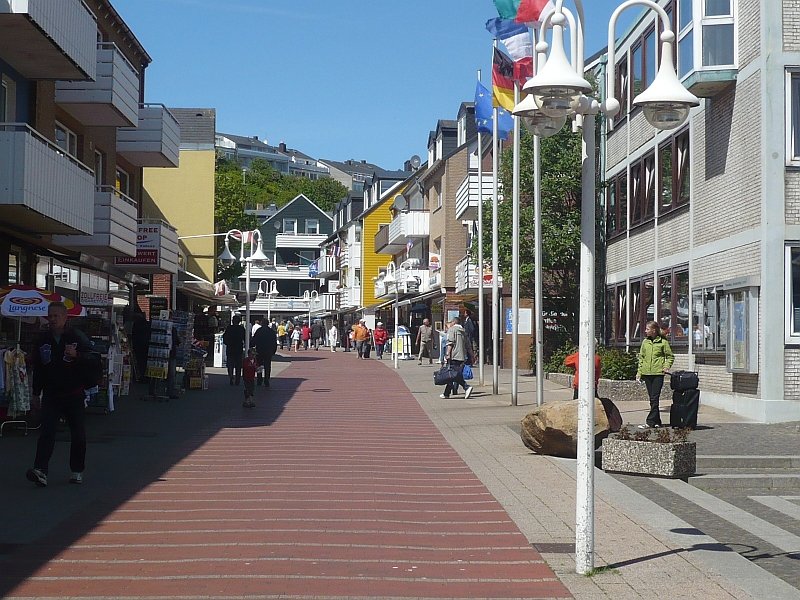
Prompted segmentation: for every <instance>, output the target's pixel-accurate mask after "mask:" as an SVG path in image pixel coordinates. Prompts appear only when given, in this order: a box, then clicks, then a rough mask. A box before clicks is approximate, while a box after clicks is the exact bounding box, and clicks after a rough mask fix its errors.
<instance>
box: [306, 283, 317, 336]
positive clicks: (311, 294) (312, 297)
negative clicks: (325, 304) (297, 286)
mask: <svg viewBox="0 0 800 600" xmlns="http://www.w3.org/2000/svg"><path fill="white" fill-rule="evenodd" d="M303 300H307V301H308V326H309V327H311V307H312V306H313V305H314V302H316V301H317V300H319V292H318V291H317V290H311V291H309V290H306V291H304V292H303Z"/></svg>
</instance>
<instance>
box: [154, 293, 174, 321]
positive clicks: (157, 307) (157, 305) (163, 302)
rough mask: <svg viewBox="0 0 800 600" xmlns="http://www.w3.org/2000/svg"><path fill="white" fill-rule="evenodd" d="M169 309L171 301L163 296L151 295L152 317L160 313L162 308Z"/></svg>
mask: <svg viewBox="0 0 800 600" xmlns="http://www.w3.org/2000/svg"><path fill="white" fill-rule="evenodd" d="M168 309H169V302H168V301H167V299H166V298H164V297H163V296H150V318H151V319H152V318H154V316H155V315H157V314H160V313H161V311H162V310H168Z"/></svg>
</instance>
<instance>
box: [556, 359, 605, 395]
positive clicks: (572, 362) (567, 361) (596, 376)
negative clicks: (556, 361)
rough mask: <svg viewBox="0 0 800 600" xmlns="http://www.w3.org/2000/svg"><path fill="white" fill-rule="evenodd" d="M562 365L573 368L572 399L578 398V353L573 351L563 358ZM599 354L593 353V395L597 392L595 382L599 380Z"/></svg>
mask: <svg viewBox="0 0 800 600" xmlns="http://www.w3.org/2000/svg"><path fill="white" fill-rule="evenodd" d="M564 366H567V367H572V368H573V369H575V376H574V377H573V378H572V399H573V400H577V399H578V353H577V352H573V353H572V354H570V355H569V356H567V358H565V359H564ZM600 370H601V369H600V355H599V354H595V355H594V395H595V396H597V397H598V398H599V396H598V394H597V382H598V381H600Z"/></svg>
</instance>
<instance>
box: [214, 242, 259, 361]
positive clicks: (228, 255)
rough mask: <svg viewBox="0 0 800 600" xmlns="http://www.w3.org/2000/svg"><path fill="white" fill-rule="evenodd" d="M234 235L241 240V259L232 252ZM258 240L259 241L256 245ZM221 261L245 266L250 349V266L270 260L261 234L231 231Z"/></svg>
mask: <svg viewBox="0 0 800 600" xmlns="http://www.w3.org/2000/svg"><path fill="white" fill-rule="evenodd" d="M233 234H238V235H239V239H240V240H241V242H242V244H241V246H240V247H239V257H238V258H237V257H236V255H235V254H234V253H233V252H231V248H230V238H231V236H232V235H233ZM256 240H258V242H257V245H256ZM247 243H249V244H250V254H249V255H248V256H245V254H244V247H245V244H247ZM218 258H219V260H220V262H222V263H223V264H226V265H230V264H233V263H235V262H236V261H237V260H238V261H239V263H240V264H244V265H245V269H244V272H245V284H244V285H245V289H246V294H247V295H246V296H245V312H244V314H245V317H244V318H245V321H246V323H247V325H246V326H245V328H244V346H245V348H249V347H250V265H252V264H253V263H255V264H256V266H258V265H261V264H264V263H266V262H267V261H268V260H269V259H268V258H267V255H266V254H264V250H263V248H262V244H261V232H260V231H259V230H258V229H254V230H253V231H241V230H239V229H231V230H230V231H228V232H227V233H226V234H225V249H224V250H223V251H222V253H221V254H220V255H219V257H218Z"/></svg>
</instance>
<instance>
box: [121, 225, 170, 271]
mask: <svg viewBox="0 0 800 600" xmlns="http://www.w3.org/2000/svg"><path fill="white" fill-rule="evenodd" d="M160 254H161V223H145V224H139V227H138V229H137V233H136V256H117V257H115V258H114V264H116V265H154V266H155V265H158V263H159V259H160Z"/></svg>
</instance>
